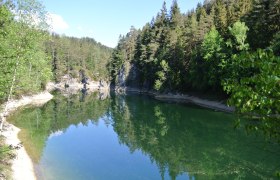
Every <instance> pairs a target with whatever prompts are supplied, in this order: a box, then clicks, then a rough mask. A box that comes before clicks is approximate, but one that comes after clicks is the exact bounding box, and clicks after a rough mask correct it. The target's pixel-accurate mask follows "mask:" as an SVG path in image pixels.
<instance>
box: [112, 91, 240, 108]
mask: <svg viewBox="0 0 280 180" xmlns="http://www.w3.org/2000/svg"><path fill="white" fill-rule="evenodd" d="M115 92H116V93H126V92H128V93H129V92H133V93H139V94H148V95H150V96H152V97H154V98H155V99H157V100H161V101H174V102H182V103H192V104H196V105H198V106H202V107H206V108H210V109H214V110H218V111H223V112H234V111H235V109H234V107H230V106H227V105H226V104H224V103H223V102H222V101H213V100H207V99H203V98H199V97H196V96H190V95H187V94H159V93H157V92H156V91H147V90H142V89H137V88H129V87H116V88H115Z"/></svg>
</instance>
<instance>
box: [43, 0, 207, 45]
mask: <svg viewBox="0 0 280 180" xmlns="http://www.w3.org/2000/svg"><path fill="white" fill-rule="evenodd" d="M163 1H164V0H43V1H42V3H43V4H44V6H45V9H46V11H47V12H48V14H49V15H48V16H49V18H50V19H51V25H52V31H53V32H56V33H58V34H64V35H67V36H74V37H91V38H94V39H95V40H96V41H97V42H100V43H102V44H104V45H106V46H109V47H115V46H116V45H117V43H118V39H119V35H125V34H126V33H127V32H129V29H130V27H131V26H134V27H135V28H137V29H140V28H142V27H143V26H144V25H145V24H146V23H147V22H150V21H151V19H152V18H153V17H154V16H156V14H157V13H158V12H160V9H161V8H162V4H163ZM177 2H178V4H179V7H180V9H181V12H183V13H185V12H187V11H188V10H191V9H192V8H195V7H196V5H197V3H198V2H201V3H202V2H203V0H177ZM166 4H167V9H168V10H170V6H171V4H172V0H166Z"/></svg>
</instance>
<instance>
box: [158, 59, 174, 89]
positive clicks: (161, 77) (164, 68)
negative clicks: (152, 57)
mask: <svg viewBox="0 0 280 180" xmlns="http://www.w3.org/2000/svg"><path fill="white" fill-rule="evenodd" d="M160 67H161V70H160V71H158V72H157V73H156V75H157V77H158V79H157V80H156V81H155V84H154V89H155V90H157V91H158V90H160V89H162V88H163V84H164V83H165V81H166V79H167V77H168V73H169V71H170V68H169V66H168V63H167V62H166V61H165V60H162V61H161V62H160Z"/></svg>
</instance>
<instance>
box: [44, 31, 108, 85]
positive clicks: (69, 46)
mask: <svg viewBox="0 0 280 180" xmlns="http://www.w3.org/2000/svg"><path fill="white" fill-rule="evenodd" d="M45 45H46V51H47V54H48V56H49V57H51V63H52V71H53V77H54V80H55V81H56V82H59V81H60V80H61V78H62V77H63V76H64V75H66V74H68V75H70V77H72V78H79V79H80V80H81V79H82V78H84V77H86V78H90V79H92V80H100V79H102V80H108V79H109V73H108V70H107V64H108V62H109V60H110V56H111V54H112V49H111V48H108V47H106V46H104V45H102V44H100V43H97V42H96V41H95V40H94V39H92V38H74V37H67V36H58V35H55V34H53V35H52V37H51V39H50V40H49V41H47V42H46V43H45Z"/></svg>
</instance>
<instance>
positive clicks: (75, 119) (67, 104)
mask: <svg viewBox="0 0 280 180" xmlns="http://www.w3.org/2000/svg"><path fill="white" fill-rule="evenodd" d="M105 97H106V96H105V95H104V94H99V93H93V94H86V93H81V94H79V95H76V96H69V97H64V96H60V95H57V96H55V98H54V99H53V100H52V101H50V102H49V103H48V104H46V105H44V106H43V107H40V108H25V109H22V111H20V112H17V113H15V114H14V115H13V116H12V117H11V118H10V122H12V123H14V124H15V125H16V126H18V127H20V128H21V129H22V131H21V132H20V134H19V136H20V139H22V141H23V142H24V145H25V147H26V149H27V151H28V153H29V154H30V155H31V156H32V158H33V161H34V162H35V163H39V162H40V159H41V157H42V154H43V153H44V149H45V148H46V142H47V141H48V138H49V137H50V136H53V135H55V134H56V133H60V134H63V133H65V131H67V129H68V128H69V127H70V126H71V125H74V126H75V127H79V126H80V125H82V126H84V127H87V126H89V124H93V125H95V124H98V123H100V122H99V121H106V122H105V124H107V125H108V126H111V127H112V129H113V131H114V133H115V134H116V135H117V137H118V142H119V143H120V145H125V146H126V147H127V148H128V149H129V151H130V153H129V154H132V155H133V154H135V152H138V151H140V152H141V153H142V154H143V155H145V156H147V157H149V159H150V160H151V163H154V164H156V166H157V169H158V173H159V174H160V176H161V178H162V179H176V178H180V177H184V176H186V177H188V178H194V179H219V178H220V179H234V178H241V179H256V178H257V179H267V178H273V177H274V173H275V172H276V170H277V169H279V166H280V160H279V156H280V154H279V152H280V148H279V145H278V144H271V143H267V142H266V141H264V138H263V137H262V136H260V135H257V134H253V135H252V134H251V135H247V134H246V132H245V131H244V130H243V129H234V128H233V127H234V122H235V118H236V117H235V116H233V115H231V114H226V113H221V112H214V111H211V110H207V109H202V108H197V107H195V106H188V105H180V104H170V103H164V102H159V101H156V100H153V99H151V98H149V97H147V96H139V95H128V96H112V97H110V98H105ZM102 117H106V118H102ZM97 138H102V137H97ZM104 143H108V142H104ZM93 146H94V145H93ZM69 151H70V150H69ZM112 152H113V150H112ZM81 153H82V152H81ZM128 156H129V155H128ZM107 163H108V164H110V163H111V162H107ZM131 163H132V162H131ZM104 166H106V164H104ZM131 166H133V164H131ZM140 168H141V167H139V169H140ZM116 171H117V170H116ZM112 173H113V172H112ZM132 173H135V174H137V172H132ZM127 178H128V179H129V177H127ZM147 178H149V177H148V175H147ZM108 179H109V178H108Z"/></svg>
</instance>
